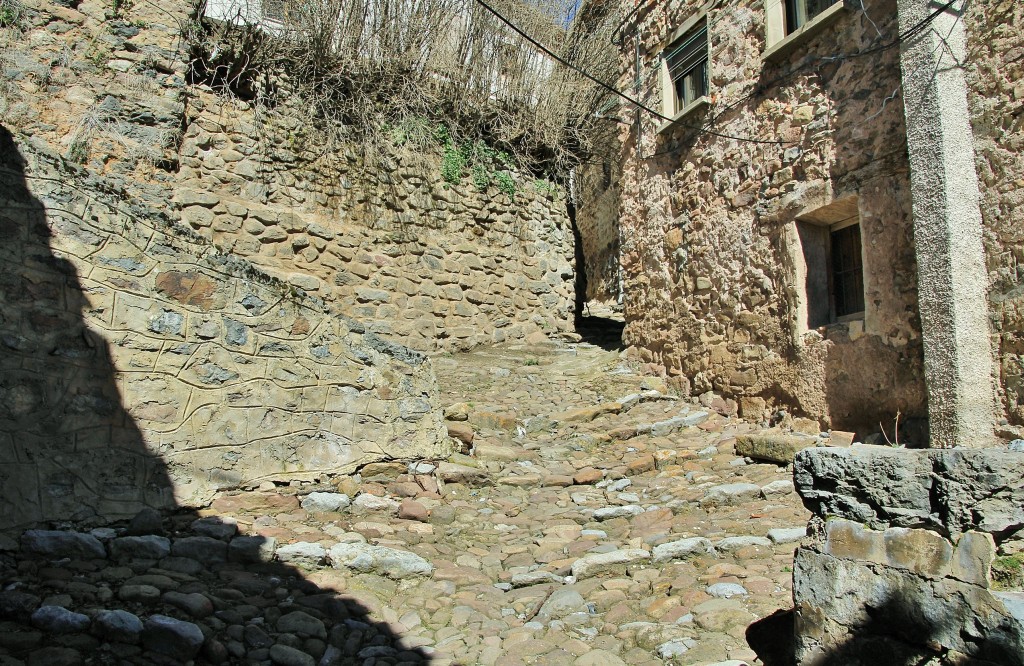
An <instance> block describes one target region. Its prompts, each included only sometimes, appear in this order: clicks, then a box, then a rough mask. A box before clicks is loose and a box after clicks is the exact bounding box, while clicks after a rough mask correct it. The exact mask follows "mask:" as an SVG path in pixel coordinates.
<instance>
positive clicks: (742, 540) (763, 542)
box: [715, 536, 772, 552]
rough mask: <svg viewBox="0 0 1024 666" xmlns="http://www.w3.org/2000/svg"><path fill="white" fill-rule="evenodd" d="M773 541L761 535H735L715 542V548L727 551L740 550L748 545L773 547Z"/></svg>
mask: <svg viewBox="0 0 1024 666" xmlns="http://www.w3.org/2000/svg"><path fill="white" fill-rule="evenodd" d="M771 545H772V542H771V541H769V540H768V539H766V538H764V537H759V536H734V537H726V538H724V539H721V540H720V541H718V542H717V543H716V544H715V548H717V549H718V550H724V551H726V552H729V551H733V550H739V549H740V548H745V547H746V546H765V547H768V548H771Z"/></svg>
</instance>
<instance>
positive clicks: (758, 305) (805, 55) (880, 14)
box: [620, 0, 926, 433]
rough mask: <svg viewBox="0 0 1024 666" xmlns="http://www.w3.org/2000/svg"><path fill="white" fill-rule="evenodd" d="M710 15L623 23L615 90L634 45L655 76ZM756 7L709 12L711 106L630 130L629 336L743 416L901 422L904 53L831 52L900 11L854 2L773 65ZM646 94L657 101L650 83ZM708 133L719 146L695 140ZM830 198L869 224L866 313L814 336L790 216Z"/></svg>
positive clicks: (691, 386)
mask: <svg viewBox="0 0 1024 666" xmlns="http://www.w3.org/2000/svg"><path fill="white" fill-rule="evenodd" d="M703 5H704V3H701V2H696V1H689V2H684V1H675V2H669V3H660V4H657V5H652V8H651V9H641V10H640V11H639V12H638V14H637V16H636V19H635V22H634V23H632V24H630V25H627V26H626V27H625V29H624V30H625V32H626V42H627V44H628V47H624V51H623V52H624V53H628V62H624V63H623V71H624V72H627V74H626V75H624V76H625V78H624V79H623V80H622V83H623V85H627V86H628V85H631V84H632V68H633V65H634V61H633V56H634V53H633V46H632V44H633V43H634V40H639V41H640V43H639V55H640V61H641V63H643V64H644V72H645V73H648V74H650V71H649V70H652V69H653V70H656V67H657V66H658V65H657V61H656V57H657V56H658V54H659V53H660V52H661V50H662V49H663V48H664V47H665V46H666V45H667V42H668V41H669V40H670V39H671V34H672V32H673V31H674V30H676V29H677V28H679V27H680V26H681V25H682V24H683V23H684V22H685V21H686V20H688V19H690V18H692V17H695V16H697V15H698V14H699V12H700V11H701V9H702V6H703ZM764 5H765V3H761V2H753V1H738V2H730V3H726V4H725V5H716V6H714V7H712V8H711V9H710V10H709V12H708V14H707V22H708V25H709V30H708V34H709V47H708V52H709V54H710V57H709V68H710V69H709V79H710V92H709V99H710V106H709V108H708V109H707V110H706V111H704V112H697V113H695V114H691V115H690V116H687V117H686V118H684V119H683V121H682V123H681V124H680V125H676V126H675V127H674V128H672V129H670V130H666V131H661V132H659V131H658V125H660V124H661V121H659V120H657V119H655V118H653V117H651V116H649V115H647V116H644V119H643V120H642V121H641V122H640V124H639V130H637V129H636V128H637V125H636V124H633V125H630V126H629V128H628V129H624V130H623V134H622V138H623V145H624V149H623V150H624V153H623V159H624V173H623V183H622V192H623V201H622V210H621V217H620V223H621V234H622V237H621V242H622V246H621V261H622V269H623V273H624V281H625V282H624V292H625V314H626V322H627V325H626V330H625V339H626V341H627V343H628V344H630V345H631V346H632V349H633V353H634V355H635V356H636V357H637V358H639V359H640V360H641V361H643V362H645V363H648V364H649V366H650V367H651V368H652V369H654V370H657V371H660V372H663V373H666V374H667V375H668V376H669V377H671V378H673V380H674V381H675V382H676V383H677V384H678V385H679V386H680V388H682V389H684V390H691V391H692V392H694V393H703V392H705V391H708V390H712V389H713V390H715V391H718V392H721V393H722V394H724V395H726V396H730V397H733V398H736V399H737V400H738V402H739V405H740V409H741V412H742V413H743V414H744V415H745V416H747V417H750V418H754V419H760V418H762V417H763V416H766V415H767V414H768V412H767V411H766V408H767V409H769V410H770V409H771V408H773V407H778V406H786V407H788V408H789V409H791V410H795V411H796V412H797V413H800V414H802V415H805V416H810V417H812V418H814V419H817V420H819V421H820V423H821V424H822V425H823V426H829V425H830V426H832V427H841V428H845V429H855V430H858V431H859V432H862V433H867V432H874V431H876V430H877V429H878V424H879V422H882V423H886V424H888V426H889V427H890V429H891V426H892V424H893V419H894V418H895V417H896V415H897V413H899V414H900V415H901V422H904V423H905V422H907V420H908V417H909V419H910V420H913V419H914V418H917V417H924V416H925V415H926V405H925V400H924V389H923V370H922V367H923V366H922V349H921V340H920V333H919V330H920V323H919V321H918V314H917V307H916V299H917V295H916V267H915V260H914V251H913V238H912V228H911V224H910V219H909V216H910V195H909V181H908V176H907V168H908V167H907V157H906V148H905V144H904V142H903V137H904V136H905V130H904V126H903V109H902V107H901V104H900V100H899V98H898V96H896V97H895V98H893V91H894V90H898V89H899V83H900V71H899V59H898V53H897V52H896V50H894V49H888V50H882V51H880V52H877V53H873V54H872V55H871V56H870V57H863V58H840V59H832V60H826V59H824V58H827V57H830V56H835V55H836V54H848V53H853V52H856V51H859V50H861V49H866V48H869V47H871V46H872V45H874V44H875V43H876V42H878V41H879V40H881V39H882V38H880V37H879V35H878V32H876V30H875V28H874V27H873V25H872V23H871V20H873V21H874V23H875V24H877V26H878V29H879V30H880V31H881V32H882V34H883V35H889V34H895V33H896V32H898V30H897V28H896V26H895V24H894V21H895V18H894V17H895V11H894V2H893V1H892V0H871V1H867V0H866V1H865V2H864V9H863V11H861V10H860V8H859V7H858V9H857V10H853V9H850V8H844V9H843V10H842V12H841V15H840V16H839V17H838V19H837V20H835V21H834V22H833V23H832V24H831V25H830V26H828V27H827V28H825V30H824V31H823V32H822V33H821V34H820V35H818V36H816V37H814V38H812V39H809V40H807V41H806V42H804V43H802V44H801V45H800V46H799V47H798V48H797V49H796V50H795V51H793V52H792V53H791V54H790V55H789V56H787V57H785V58H783V59H781V60H774V61H767V60H765V59H764V58H763V57H762V53H763V52H764V50H765V47H766V44H765V16H764ZM655 74H656V71H655ZM648 80H649V81H654V82H656V81H657V80H659V79H658V77H657V76H656V75H654V76H653V78H651V79H648ZM647 93H648V96H647V97H645V102H647V103H648V104H649V105H651V106H653V107H655V108H660V104H661V97H660V94H661V93H660V91H659V89H658V86H657V85H656V83H651V84H650V87H649V89H647ZM707 123H712V124H713V130H714V132H716V133H719V134H723V135H727V136H715V135H712V134H709V133H705V132H701V131H697V130H694V129H692V128H693V127H696V128H700V127H701V126H702V125H704V124H707ZM730 137H732V138H730ZM742 139H751V141H746V140H742ZM837 202H839V204H838V205H840V206H848V207H849V210H850V212H851V213H852V214H853V215H856V216H858V217H859V222H860V226H861V234H862V239H863V252H862V256H863V262H864V275H865V277H864V280H865V284H864V296H865V299H864V300H865V305H866V308H865V313H864V315H863V317H862V318H858V319H856V320H854V321H849V322H844V323H835V324H832V325H828V326H821V327H814V326H809V325H808V324H809V323H810V322H809V320H808V316H807V307H808V294H807V289H806V284H805V275H804V273H803V272H804V271H806V266H805V258H804V254H803V250H802V245H801V239H800V236H799V233H798V230H797V224H796V218H797V217H798V216H804V215H809V214H813V213H814V212H815V211H816V210H819V209H821V208H822V207H824V206H827V205H834V204H836V203H837Z"/></svg>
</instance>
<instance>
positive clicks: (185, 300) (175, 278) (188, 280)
mask: <svg viewBox="0 0 1024 666" xmlns="http://www.w3.org/2000/svg"><path fill="white" fill-rule="evenodd" d="M156 289H157V291H159V292H160V293H162V294H164V295H165V296H167V297H168V298H172V299H174V300H176V301H178V302H179V303H181V304H183V305H195V306H197V307H199V308H202V309H203V310H209V309H210V308H212V307H213V304H214V302H213V294H214V292H215V291H216V290H217V283H216V282H214V281H213V280H212V279H210V278H209V277H207V276H205V275H203V274H202V273H199V272H196V271H164V272H163V273H160V274H159V275H157V276H156Z"/></svg>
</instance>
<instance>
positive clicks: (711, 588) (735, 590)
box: [706, 583, 747, 599]
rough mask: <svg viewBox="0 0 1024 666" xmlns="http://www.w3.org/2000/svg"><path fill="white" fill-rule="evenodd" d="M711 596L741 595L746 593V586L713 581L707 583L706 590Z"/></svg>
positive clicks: (725, 597) (722, 597)
mask: <svg viewBox="0 0 1024 666" xmlns="http://www.w3.org/2000/svg"><path fill="white" fill-rule="evenodd" d="M706 592H707V593H708V594H710V595H711V596H713V597H719V598H721V599H729V598H731V597H742V596H745V595H746V594H747V588H745V587H743V586H742V585H739V584H737V583H715V584H714V585H708V588H707V590H706Z"/></svg>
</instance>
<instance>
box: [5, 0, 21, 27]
mask: <svg viewBox="0 0 1024 666" xmlns="http://www.w3.org/2000/svg"><path fill="white" fill-rule="evenodd" d="M23 14H24V11H23V9H22V7H21V3H19V2H18V0H0V28H15V27H17V26H19V25H20V24H21V18H22V15H23Z"/></svg>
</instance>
